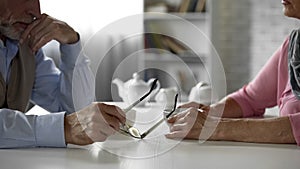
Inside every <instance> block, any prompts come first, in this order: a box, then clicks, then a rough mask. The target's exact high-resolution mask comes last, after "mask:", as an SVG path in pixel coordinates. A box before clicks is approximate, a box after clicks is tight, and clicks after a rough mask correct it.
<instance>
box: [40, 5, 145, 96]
mask: <svg viewBox="0 0 300 169" xmlns="http://www.w3.org/2000/svg"><path fill="white" fill-rule="evenodd" d="M40 3H41V10H42V12H43V13H47V14H49V15H51V16H53V17H55V18H57V19H59V20H63V21H65V22H67V23H68V24H69V25H70V26H72V27H73V28H74V29H75V30H76V31H78V32H79V33H80V35H81V40H82V44H83V46H84V52H85V53H86V54H87V55H88V57H89V58H90V59H91V67H92V69H93V70H94V73H95V77H96V97H97V101H109V100H111V95H112V92H116V90H115V89H114V90H110V89H111V87H112V86H111V79H112V75H113V73H114V71H115V69H116V67H118V64H119V63H120V62H122V60H124V59H125V58H126V57H127V56H129V55H130V54H131V53H132V52H135V51H136V50H138V49H139V47H141V45H143V41H142V39H141V38H134V40H132V39H126V38H127V36H129V35H131V33H135V32H142V31H143V17H141V16H139V17H136V18H135V19H129V20H126V19H125V20H124V18H126V17H129V16H133V15H137V14H142V12H143V1H142V0H129V1H124V0H108V1H104V0H84V1H77V0H40ZM133 20H134V21H133ZM119 21H122V22H121V23H120V22H119ZM127 21H128V22H127ZM133 22H134V23H133ZM116 23H118V24H116ZM125 39H126V40H125ZM122 40H123V42H122V43H120V44H119V45H117V47H115V48H112V47H113V45H115V43H118V42H119V41H122ZM57 46H58V44H57V43H55V42H51V43H49V44H48V45H47V46H45V47H44V50H45V52H46V54H47V55H51V56H52V57H54V58H55V59H56V60H59V59H57V58H59V54H58V48H57ZM111 48H112V49H111ZM110 49H111V50H110ZM107 50H110V52H109V53H108V54H107V55H105V53H106V52H107ZM104 56H105V59H104ZM100 62H102V63H103V64H101V65H100V66H101V67H98V65H99V63H100ZM130 65H132V66H127V67H123V68H122V69H121V70H122V71H121V72H122V75H121V76H122V77H123V78H124V79H129V78H131V75H132V72H133V71H134V70H135V66H137V65H138V64H137V59H131V60H130ZM99 70H101V71H100V73H99ZM97 71H98V72H97Z"/></svg>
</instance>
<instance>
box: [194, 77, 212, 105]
mask: <svg viewBox="0 0 300 169" xmlns="http://www.w3.org/2000/svg"><path fill="white" fill-rule="evenodd" d="M212 98H213V97H212V90H211V86H210V85H209V84H208V83H206V82H199V83H198V84H197V85H196V86H194V87H193V88H192V89H191V91H190V94H189V101H190V102H198V103H201V104H205V105H210V104H211V103H212Z"/></svg>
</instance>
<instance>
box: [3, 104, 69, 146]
mask: <svg viewBox="0 0 300 169" xmlns="http://www.w3.org/2000/svg"><path fill="white" fill-rule="evenodd" d="M64 114H65V113H55V114H49V115H43V116H35V115H25V114H23V113H22V112H19V111H15V110H10V109H0V119H1V120H0V148H18V147H37V146H47V147H65V146H66V144H65V139H64V132H63V127H64V116H65V115H64Z"/></svg>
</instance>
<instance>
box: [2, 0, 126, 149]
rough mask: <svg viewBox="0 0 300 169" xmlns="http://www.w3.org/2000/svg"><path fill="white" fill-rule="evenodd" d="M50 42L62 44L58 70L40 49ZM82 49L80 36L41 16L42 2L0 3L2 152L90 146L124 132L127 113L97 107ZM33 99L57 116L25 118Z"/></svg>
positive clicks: (61, 24) (35, 0) (8, 0)
mask: <svg viewBox="0 0 300 169" xmlns="http://www.w3.org/2000/svg"><path fill="white" fill-rule="evenodd" d="M51 40H56V41H57V42H59V44H60V52H61V63H60V66H59V68H57V67H56V66H55V64H54V62H53V61H52V60H51V59H50V58H48V57H46V56H45V55H44V53H43V51H42V50H41V47H42V46H44V45H45V44H47V43H48V42H49V41H51ZM80 51H81V45H80V36H79V34H78V33H77V32H76V31H74V30H73V28H71V27H70V26H69V25H68V24H66V23H65V22H63V21H60V20H57V19H55V18H52V17H50V16H48V15H47V14H41V12H40V4H39V0H30V1H29V0H0V64H1V66H0V72H1V76H0V106H1V107H0V108H1V109H0V148H14V147H37V146H48V147H65V146H66V145H67V144H68V143H72V144H78V145H86V144H91V143H93V142H95V141H104V140H105V139H106V138H107V137H108V136H110V135H111V134H113V133H114V132H115V131H117V130H119V125H120V124H123V123H124V122H125V117H124V112H123V111H122V110H121V109H120V108H118V107H116V106H110V105H105V104H102V103H92V102H93V100H94V86H93V85H94V80H93V75H92V74H91V72H90V69H89V67H88V59H87V58H86V57H85V56H84V55H82V54H80ZM72 82H73V83H72ZM72 89H73V90H72ZM29 100H30V101H32V102H33V103H35V104H37V105H40V106H41V107H43V108H45V109H46V110H48V111H49V112H57V113H50V114H48V115H43V116H29V115H25V114H24V112H25V111H26V107H27V105H28V103H29ZM74 104H75V106H76V109H78V108H81V110H79V111H77V112H75V106H74ZM83 107H85V108H83ZM58 112H60V113H58ZM73 112H75V113H73Z"/></svg>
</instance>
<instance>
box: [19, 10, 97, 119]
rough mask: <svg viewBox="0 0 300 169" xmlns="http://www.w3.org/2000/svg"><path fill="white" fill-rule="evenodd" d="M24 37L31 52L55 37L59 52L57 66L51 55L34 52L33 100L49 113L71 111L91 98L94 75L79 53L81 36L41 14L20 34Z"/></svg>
mask: <svg viewBox="0 0 300 169" xmlns="http://www.w3.org/2000/svg"><path fill="white" fill-rule="evenodd" d="M45 25H47V26H46V27H47V29H45ZM48 27H53V29H48ZM49 30H50V31H49ZM36 31H38V32H39V31H41V32H44V34H43V33H36ZM29 35H31V36H29ZM28 36H29V37H28ZM40 36H42V37H40ZM26 38H28V39H29V43H30V44H29V46H30V47H31V48H32V50H33V51H34V49H35V46H38V47H41V45H42V44H43V45H44V44H46V43H47V42H49V41H50V40H53V39H54V40H57V41H58V42H59V43H60V52H61V63H60V65H59V69H57V68H56V66H55V65H54V62H53V61H52V60H51V59H50V58H47V57H46V56H44V54H43V52H42V50H39V51H38V52H37V54H36V62H37V63H36V65H37V67H36V79H35V83H34V89H33V93H32V100H33V102H35V103H36V104H38V105H40V106H41V107H43V108H45V109H47V110H48V111H51V112H57V111H67V112H68V113H71V112H74V111H76V110H80V109H82V108H84V107H85V106H88V105H89V104H91V103H92V102H93V101H94V99H95V86H94V85H95V81H94V75H93V73H92V72H91V70H90V68H89V60H88V58H87V57H86V56H85V55H84V54H83V53H82V52H81V50H82V47H81V43H80V37H79V35H78V33H77V32H75V31H74V30H73V28H71V27H70V26H69V25H67V24H66V23H64V22H62V21H59V20H56V19H55V18H52V17H50V16H48V15H46V14H43V15H42V16H41V17H40V18H38V19H37V20H36V21H34V22H33V23H32V24H31V25H30V26H29V27H28V28H27V29H26V31H25V32H24V33H23V35H22V41H23V42H24V39H26Z"/></svg>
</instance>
